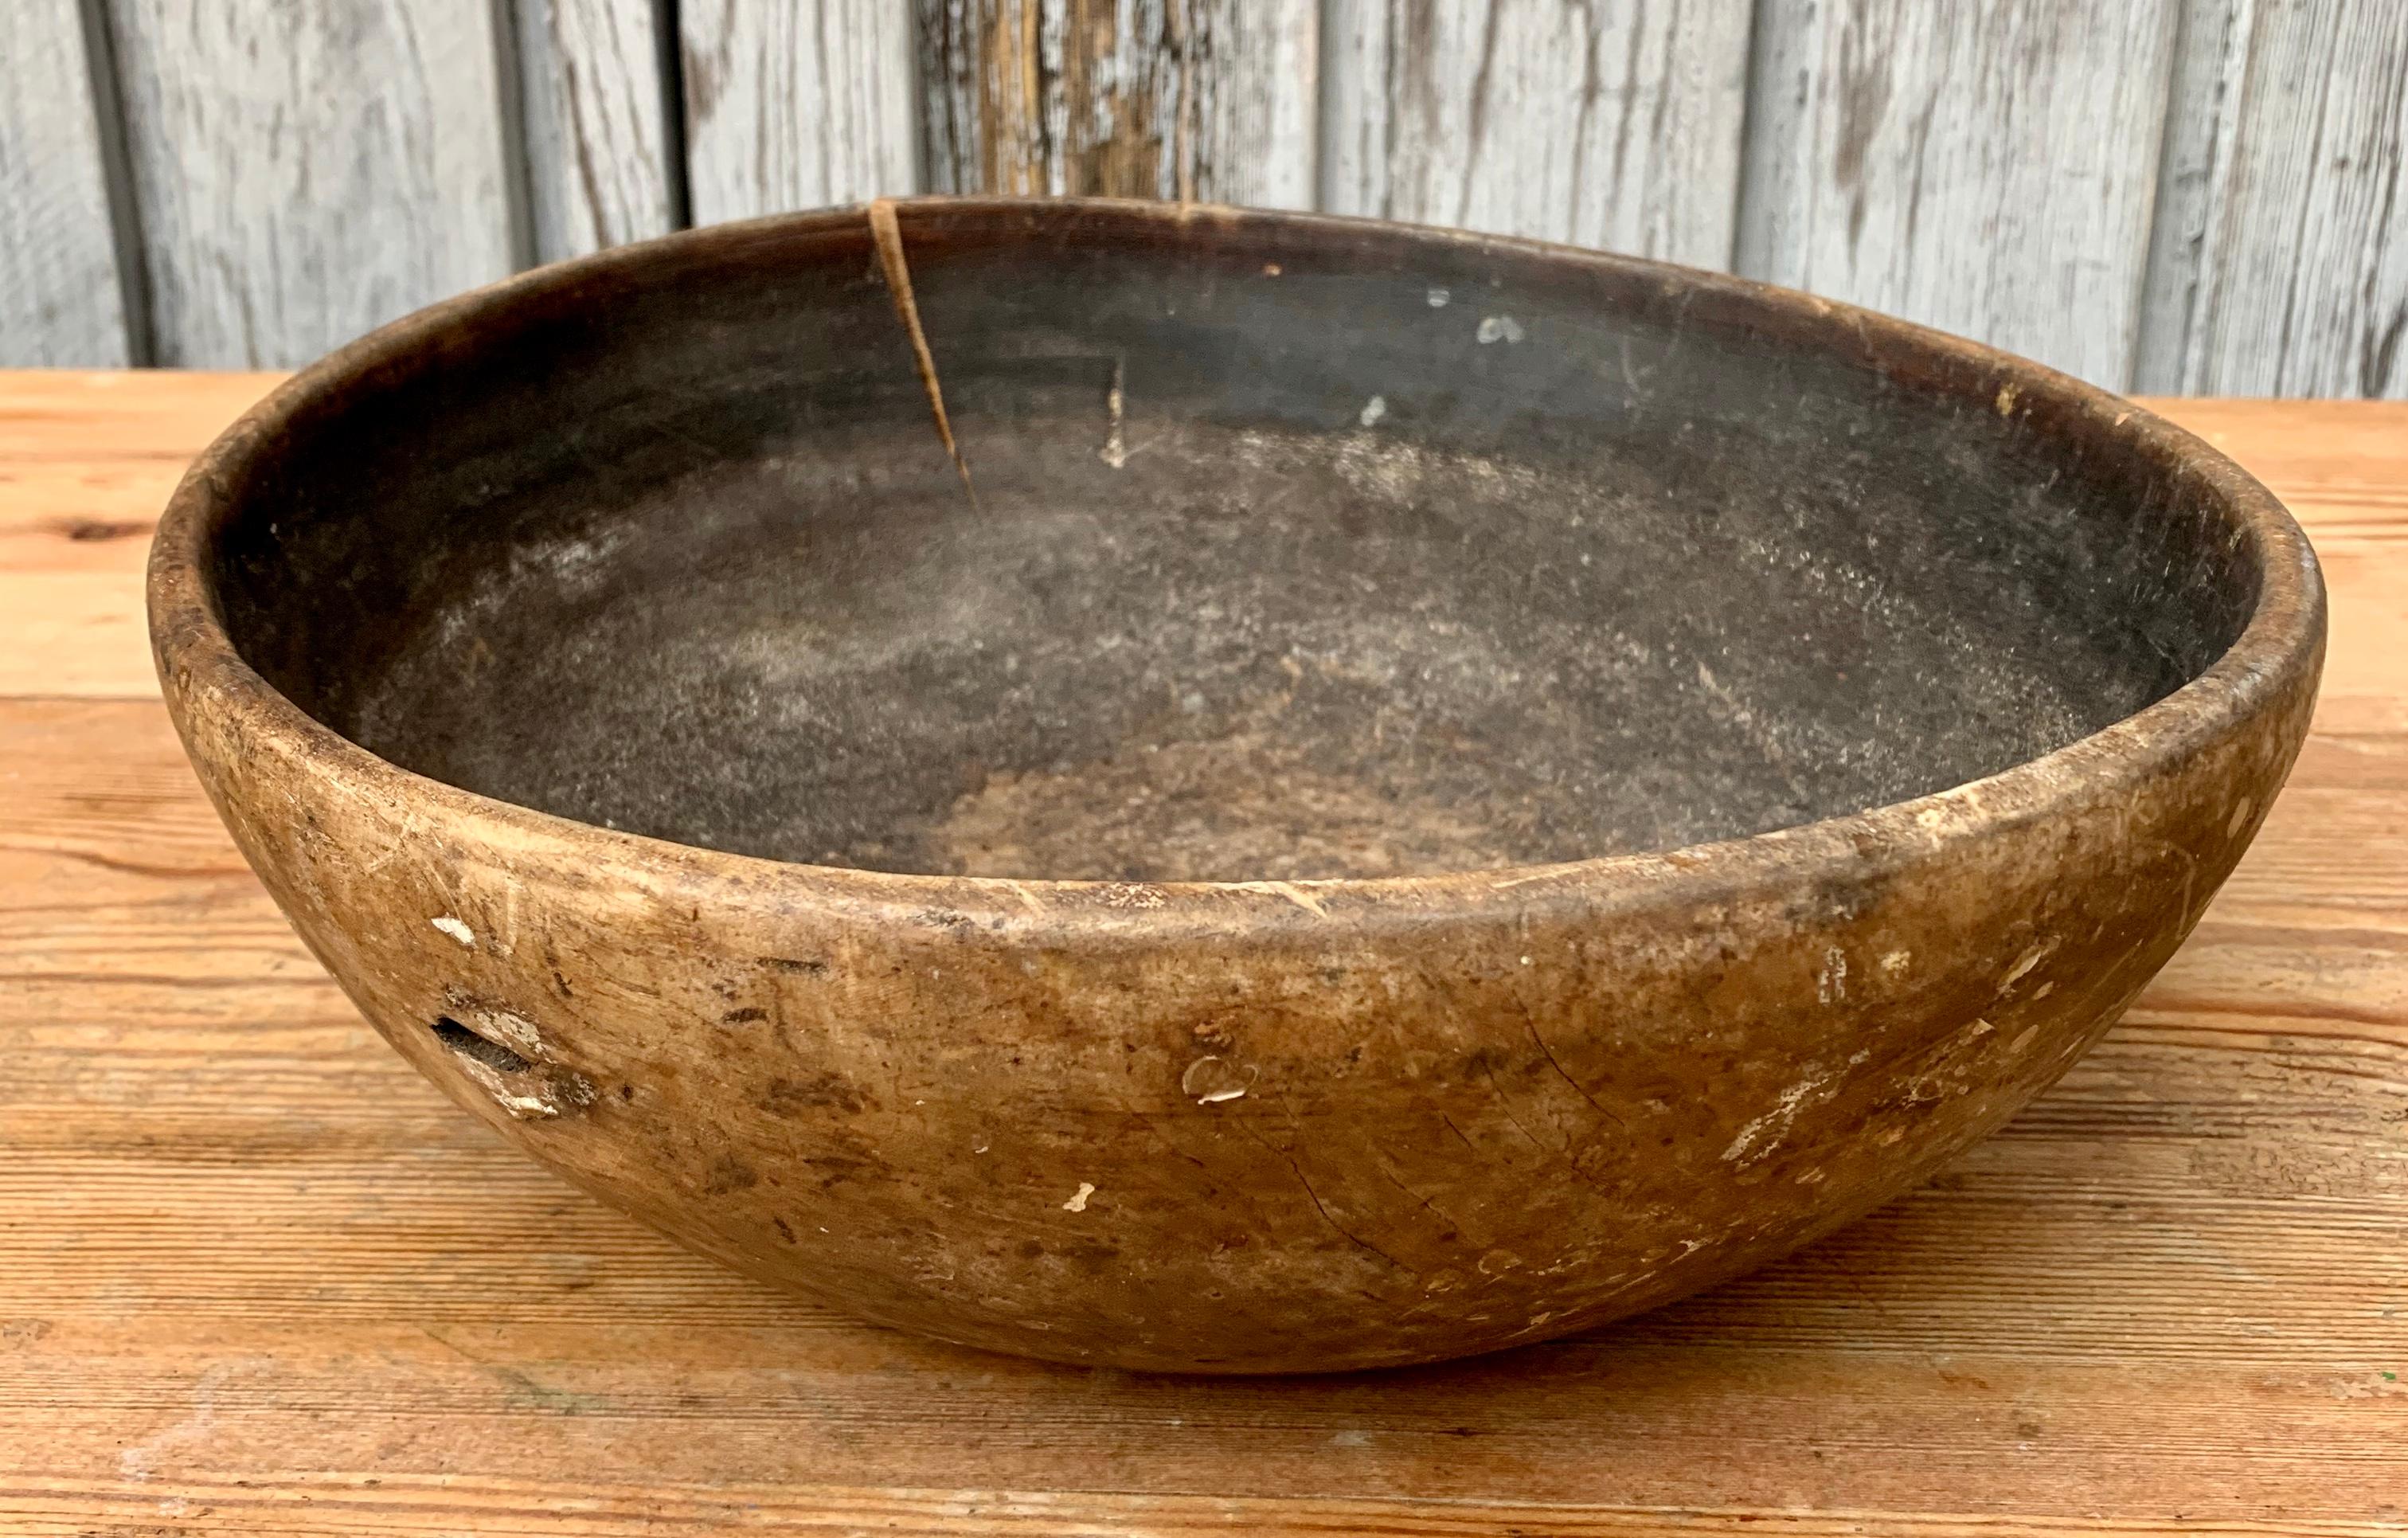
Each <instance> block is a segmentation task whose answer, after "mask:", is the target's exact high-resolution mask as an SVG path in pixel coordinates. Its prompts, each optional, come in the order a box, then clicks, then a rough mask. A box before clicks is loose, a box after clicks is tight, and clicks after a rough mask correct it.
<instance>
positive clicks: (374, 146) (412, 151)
mask: <svg viewBox="0 0 2408 1538" xmlns="http://www.w3.org/2000/svg"><path fill="white" fill-rule="evenodd" d="M109 14H110V20H111V22H112V28H113V36H114V38H115V42H116V52H117V58H118V62H119V65H120V69H121V72H122V73H121V81H122V94H123V98H124V108H125V118H126V124H125V126H126V142H127V149H128V153H129V158H130V159H131V161H132V164H133V168H134V180H135V188H136V194H137V195H138V202H139V206H140V209H141V219H142V230H143V236H144V240H145V243H146V257H147V266H148V268H149V272H150V283H151V294H152V299H153V310H152V323H153V325H154V327H155V329H156V333H157V338H158V349H159V354H160V361H161V362H163V363H167V364H182V365H200V366H206V367H245V366H250V367H280V366H287V365H293V364H298V363H302V362H306V361H308V359H309V358H311V357H314V356H316V355H317V354H319V353H321V352H325V351H326V350H327V349H329V348H331V347H334V346H336V345H337V344H338V343H341V342H343V341H346V340H349V339H350V338H352V337H355V336H357V335H358V334H359V333H361V332H363V331H365V330H367V329H368V328H369V327H371V326H374V325H376V324H378V323H380V322H383V321H386V320H390V319H392V318H393V317H394V316H396V315H400V314H403V313H405V312H407V311H408V310H409V309H413V308H415V307H417V306H420V305H423V304H426V303H428V302H429V301H431V300H434V299H437V298H441V297H443V296H445V295H450V294H454V293H457V292H458V291H460V290H461V289H465V288H468V287H471V286H473V285H475V284H477V283H480V282H484V281H486V280H490V279H493V278H496V277H499V276H501V275H503V274H505V273H507V272H509V270H510V269H511V267H512V266H513V265H514V257H515V255H516V253H515V252H514V251H513V249H512V246H513V242H512V238H511V226H512V214H511V208H510V204H509V190H508V182H509V174H508V173H507V170H506V165H505V154H504V135H503V132H502V122H501V92H500V88H499V83H498V81H497V79H496V78H495V32H494V26H495V21H494V17H493V14H492V12H491V11H490V10H489V8H488V6H487V0H313V3H312V4H309V5H279V6H252V5H241V6H237V5H196V4H193V3H192V0H112V3H111V5H110V7H109Z"/></svg>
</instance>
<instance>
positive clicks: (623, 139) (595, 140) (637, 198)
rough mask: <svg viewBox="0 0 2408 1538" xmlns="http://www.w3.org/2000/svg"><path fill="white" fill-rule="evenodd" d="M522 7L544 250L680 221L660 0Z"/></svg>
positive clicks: (538, 241) (551, 0)
mask: <svg viewBox="0 0 2408 1538" xmlns="http://www.w3.org/2000/svg"><path fill="white" fill-rule="evenodd" d="M515 9H516V13H517V32H516V36H515V38H514V41H515V42H516V45H517V64H518V81H519V102H520V108H521V111H522V112H523V114H524V116H523V122H524V123H525V152H526V181H527V204H528V207H527V214H528V223H529V224H530V225H531V227H532V234H533V236H534V240H535V256H536V259H537V260H538V261H540V262H554V261H558V260H559V259H561V258H562V257H564V256H582V255H583V254H585V253H586V252H591V251H599V250H601V249H602V248H603V247H605V246H617V245H623V244H624V243H625V242H627V241H630V240H642V239H646V238H648V237H652V236H655V235H665V234H667V232H668V231H670V230H673V229H675V228H677V226H678V224H679V223H680V221H681V209H680V208H679V207H678V194H677V184H678V180H680V177H679V176H678V175H676V174H673V172H672V170H671V161H672V153H673V149H672V147H673V143H674V141H673V140H672V138H671V137H670V135H669V124H668V104H669V101H670V99H671V93H670V92H669V90H668V89H667V81H665V80H664V79H662V78H661V75H662V69H663V65H664V63H665V60H666V58H667V57H668V55H667V54H666V53H665V51H664V47H665V44H666V42H667V39H665V38H664V37H662V36H661V35H660V32H659V30H658V26H659V20H660V15H659V7H658V5H657V4H656V0H515ZM679 170H680V171H681V170H682V167H680V168H679Z"/></svg>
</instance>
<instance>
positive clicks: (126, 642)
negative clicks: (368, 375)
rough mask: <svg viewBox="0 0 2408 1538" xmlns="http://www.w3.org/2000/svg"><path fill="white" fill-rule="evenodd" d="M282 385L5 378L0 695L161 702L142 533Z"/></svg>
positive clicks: (94, 376)
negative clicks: (187, 476)
mask: <svg viewBox="0 0 2408 1538" xmlns="http://www.w3.org/2000/svg"><path fill="white" fill-rule="evenodd" d="M279 378H281V376H280V375H273V374H196V373H115V372H101V373H65V372H47V371H46V372H40V373H10V372H7V371H0V614H5V615H7V617H8V619H7V627H8V643H7V645H6V646H0V695H10V694H21V695H53V694H54V695H81V696H126V695H131V696H137V697H145V696H149V695H150V694H152V693H154V692H155V691H156V689H157V687H158V685H157V683H156V681H155V680H154V679H153V678H152V676H151V671H150V632H149V630H148V628H147V627H146V625H145V621H144V618H143V609H142V567H143V562H144V560H145V558H146V557H147V556H148V554H149V552H150V532H151V530H152V529H153V528H155V527H156V526H157V525H158V521H159V512H160V510H161V509H163V508H164V507H165V505H166V502H167V497H168V495H169V494H170V493H172V492H173V491H174V490H175V489H176V482H178V481H179V480H181V479H182V478H183V474H184V467H185V466H186V465H187V464H188V463H190V461H191V460H192V457H193V455H194V454H196V453H200V451H201V450H202V449H203V448H204V447H206V446H207V445H208V441H209V439H211V438H215V437H216V436H217V435H218V434H219V433H221V432H222V431H223V430H224V429H225V427H226V425H227V424H229V423H231V422H232V421H234V419H235V418H236V416H238V415H240V414H241V412H242V411H243V410H245V409H246V408H248V407H249V406H250V405H251V403H252V402H253V401H255V400H257V399H258V398H259V397H260V396H261V395H265V393H266V392H267V389H268V387H269V386H271V385H272V384H274V383H275V382H276V381H277V380H279Z"/></svg>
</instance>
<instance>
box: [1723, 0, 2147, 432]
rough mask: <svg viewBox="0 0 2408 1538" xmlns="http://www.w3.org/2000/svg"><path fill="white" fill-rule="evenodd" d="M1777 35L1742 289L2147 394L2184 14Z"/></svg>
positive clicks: (1878, 18) (1867, 17)
mask: <svg viewBox="0 0 2408 1538" xmlns="http://www.w3.org/2000/svg"><path fill="white" fill-rule="evenodd" d="M1760 14H1761V15H1762V16H1763V18H1764V21H1765V23H1766V31H1765V35H1764V36H1759V37H1758V38H1757V40H1756V63H1755V65H1754V86H1753V91H1752V95H1751V119H1750V128H1749V143H1750V158H1749V173H1750V174H1749V180H1748V187H1747V196H1746V199H1745V202H1744V205H1743V207H1742V210H1741V215H1740V222H1741V228H1740V237H1739V248H1738V249H1739V270H1740V271H1742V272H1743V273H1745V274H1746V275H1748V276H1750V277H1754V278H1764V279H1769V280H1772V281H1774V282H1778V283H1785V284H1788V285H1791V286H1794V287H1799V288H1805V289H1810V290H1813V292H1815V293H1818V294H1824V295H1829V296H1830V297H1832V298H1838V299H1847V300H1851V301H1853V302H1855V303H1857V304H1862V305H1867V306H1870V307H1871V308H1873V309H1882V310H1886V311H1889V312H1890V313H1893V314H1898V315H1903V316H1906V317H1907V318H1909V319H1911V320H1917V321H1922V322H1925V323H1929V324H1933V325H1937V326H1940V327H1942V328H1943V329H1945V330H1950V331H1957V332H1961V333H1964V334H1966V335H1969V336H1973V337H1978V338H1982V339H1984V340H1985V341H1988V342H1989V343H1991V344H1992V345H1994V346H1998V347H2002V348H2005V349H2007V350H2009V351H2011V352H2021V353H2025V354H2027V355H2028V356H2031V357H2035V358H2038V359H2040V360H2041V361H2042V362H2043V363H2047V364H2051V365H2054V366H2056V367H2059V368H2063V369H2066V370H2068V371H2069V372H2071V373H2074V374H2078V375H2081V376H2082V377H2084V378H2085V379H2088V380H2091V381H2095V382H2098V383H2101V384H2105V385H2107V386H2109V387H2110V388H2114V389H2125V388H2129V387H2130V383H2131V376H2132V362H2133V353H2134V343H2135V338H2136V336H2137V334H2138V326H2137V321H2138V314H2139V309H2140V303H2141V289H2142V280H2143V270H2144V268H2145V266H2146V265H2147V263H2146V252H2147V246H2148V238H2149V230H2150V223H2151V217H2152V211H2153V208H2154V206H2155V202H2156V195H2157V162H2158V152H2159V149H2160V139H2161V137H2162V133H2163V128H2164V112H2165V102H2166V94H2167V87H2168V79H2169V76H2170V74H2171V64H2172V59H2173V52H2174V45H2175V31H2176V28H2175V20H2176V18H2175V4H2174V0H2134V3H2132V4H2129V5H2115V6H2100V5H2095V4H2092V3H2091V0H2024V3H2021V4H2015V5H1995V6H1930V5H1922V4H1917V3H1914V0H1828V3H1827V4H1823V5H1819V6H1812V7H1807V6H1770V7H1763V9H1762V11H1761V13H1760Z"/></svg>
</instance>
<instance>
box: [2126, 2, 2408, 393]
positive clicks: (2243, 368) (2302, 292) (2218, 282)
mask: <svg viewBox="0 0 2408 1538" xmlns="http://www.w3.org/2000/svg"><path fill="white" fill-rule="evenodd" d="M2214 8H2218V9H2220V8H2221V6H2220V5H2219V6H2217V7H2214ZM2219 79H2220V83H2221V87H2222V89H2221V90H2220V92H2218V93H2216V97H2215V98H2214V102H2213V106H2214V109H2215V111H2216V113H2217V119H2216V131H2215V132H2214V136H2213V138H2212V140H2211V142H2212V145H2213V163H2212V167H2211V169H2210V171H2209V174H2208V177H2207V186H2206V193H2205V197H2204V207H2203V208H2202V210H2201V212H2200V216H2199V219H2200V228H2201V231H2202V238H2201V239H2200V242H2199V245H2198V250H2197V252H2196V257H2195V261H2196V268H2195V270H2196V275H2197V276H2196V280H2195V281H2194V282H2192V283H2191V284H2189V285H2187V287H2186V288H2185V289H2182V290H2178V291H2176V292H2173V293H2170V294H2169V295H2166V296H2165V297H2166V307H2165V310H2164V311H2161V312H2153V314H2152V316H2151V332H2152V337H2153V341H2155V343H2156V345H2155V346H2154V347H2153V350H2152V351H2153V354H2156V355H2157V362H2158V368H2157V370H2156V371H2154V373H2153V377H2151V378H2149V379H2148V380H2147V381H2146V382H2147V383H2148V384H2149V385H2150V386H2151V387H2152V388H2157V389H2169V390H2174V389H2178V390H2184V391H2193V392H2199V393H2203V394H2214V395H2378V396H2388V397H2392V398H2401V397H2408V153H2403V151H2408V5H2403V4H2401V0H2279V3H2278V0H2256V3H2255V4H2250V3H2247V0H2242V4H2241V5H2240V7H2239V10H2238V15H2237V17H2236V19H2235V24H2233V25H2232V26H2231V27H2230V28H2229V33H2228V36H2227V50H2226V52H2225V56H2224V58H2223V60H2222V67H2221V69H2220V71H2219ZM2167 338H2171V340H2169V339H2167Z"/></svg>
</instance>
